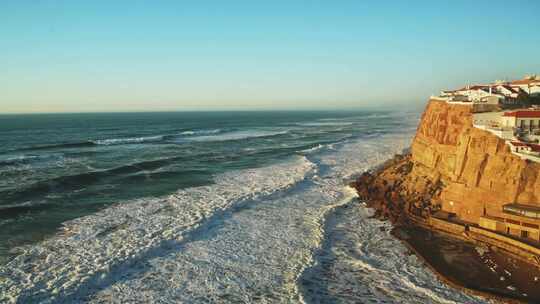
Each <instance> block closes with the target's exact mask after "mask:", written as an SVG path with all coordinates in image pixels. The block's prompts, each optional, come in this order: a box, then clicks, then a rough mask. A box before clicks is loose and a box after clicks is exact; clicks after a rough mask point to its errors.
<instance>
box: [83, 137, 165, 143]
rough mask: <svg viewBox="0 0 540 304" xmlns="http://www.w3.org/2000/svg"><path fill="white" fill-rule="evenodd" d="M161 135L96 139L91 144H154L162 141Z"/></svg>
mask: <svg viewBox="0 0 540 304" xmlns="http://www.w3.org/2000/svg"><path fill="white" fill-rule="evenodd" d="M163 137H164V136H163V135H156V136H143V137H127V138H111V139H98V140H92V141H91V142H92V143H94V144H96V145H106V146H108V145H122V144H138V143H145V142H156V141H161V140H163Z"/></svg>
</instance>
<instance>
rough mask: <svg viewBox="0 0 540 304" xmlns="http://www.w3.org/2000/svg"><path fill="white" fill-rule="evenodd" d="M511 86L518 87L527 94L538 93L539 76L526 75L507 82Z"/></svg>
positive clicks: (539, 93)
mask: <svg viewBox="0 0 540 304" xmlns="http://www.w3.org/2000/svg"><path fill="white" fill-rule="evenodd" d="M508 84H509V85H510V86H511V87H513V88H520V89H522V90H523V91H525V93H527V94H529V95H540V76H536V75H534V76H527V77H525V78H523V79H520V80H515V81H512V82H510V83H508Z"/></svg>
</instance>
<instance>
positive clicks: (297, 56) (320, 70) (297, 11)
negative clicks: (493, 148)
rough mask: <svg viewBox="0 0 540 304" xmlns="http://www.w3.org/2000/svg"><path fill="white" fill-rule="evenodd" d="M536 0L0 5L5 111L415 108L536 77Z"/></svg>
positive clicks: (0, 100)
mask: <svg viewBox="0 0 540 304" xmlns="http://www.w3.org/2000/svg"><path fill="white" fill-rule="evenodd" d="M539 20H540V1H538V0H532V1H508V0H506V1H493V0H492V1H476V0H475V1H359V0H354V1H352V0H351V1H339V0H335V1H329V0H326V1H293V0H287V1H281V0H273V1H233V0H230V1H229V0H227V1H225V0H220V1H204V0H201V1H24V0H12V1H8V0H5V1H1V2H0V113H6V112H66V111H67V112H79V111H144V110H175V109H178V110H182V109H216V110H217V109H237V108H250V109H259V108H260V109H267V108H276V109H277V108H293V107H307V108H319V107H328V106H332V107H336V108H340V107H362V106H378V105H390V104H399V105H406V104H411V103H416V104H420V103H422V102H425V100H426V98H427V97H428V96H429V95H430V94H433V93H437V92H438V91H439V90H441V89H445V88H452V87H456V86H460V85H463V84H465V83H473V82H486V81H491V80H495V79H501V78H521V77H522V76H523V74H527V73H540V33H539V31H540V21H539Z"/></svg>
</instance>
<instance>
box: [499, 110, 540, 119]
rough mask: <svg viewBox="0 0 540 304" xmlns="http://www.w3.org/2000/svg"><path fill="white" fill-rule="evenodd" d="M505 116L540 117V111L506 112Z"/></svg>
mask: <svg viewBox="0 0 540 304" xmlns="http://www.w3.org/2000/svg"><path fill="white" fill-rule="evenodd" d="M503 116H506V117H518V118H540V111H513V112H504V114H503Z"/></svg>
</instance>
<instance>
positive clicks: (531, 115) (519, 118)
mask: <svg viewBox="0 0 540 304" xmlns="http://www.w3.org/2000/svg"><path fill="white" fill-rule="evenodd" d="M501 126H502V127H511V128H520V129H524V130H525V129H529V130H532V129H539V128H540V111H539V110H518V111H510V112H505V113H504V114H503V115H502V116H501Z"/></svg>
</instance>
